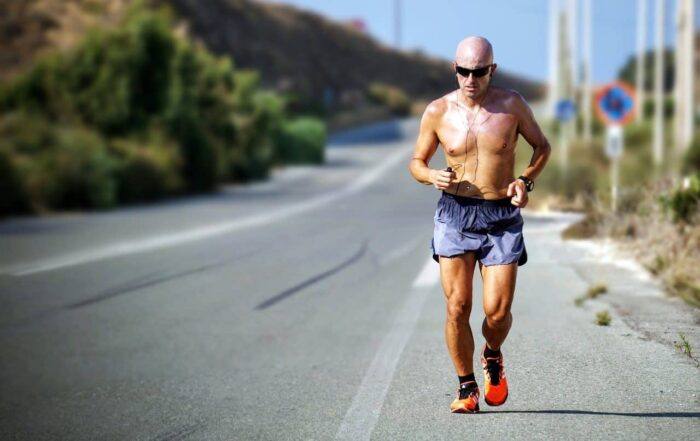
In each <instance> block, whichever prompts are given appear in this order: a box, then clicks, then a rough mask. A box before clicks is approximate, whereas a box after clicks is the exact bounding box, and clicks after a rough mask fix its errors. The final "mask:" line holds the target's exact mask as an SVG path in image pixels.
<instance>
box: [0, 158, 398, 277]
mask: <svg viewBox="0 0 700 441" xmlns="http://www.w3.org/2000/svg"><path fill="white" fill-rule="evenodd" d="M406 154H407V149H406V147H405V146H402V147H400V148H397V149H396V150H395V151H394V152H393V153H392V154H391V155H389V156H388V157H387V158H386V159H385V160H384V161H382V162H380V163H379V164H378V165H376V166H375V167H373V168H372V169H370V170H369V171H367V172H366V173H364V174H363V175H362V176H360V177H359V178H358V179H357V180H356V181H354V182H353V183H352V184H350V185H348V186H346V187H344V188H341V189H339V190H334V191H331V192H328V193H325V194H322V195H320V196H316V197H314V198H311V199H309V200H307V201H304V202H300V203H297V204H294V205H290V206H288V207H283V208H280V209H278V210H273V211H268V212H266V213H264V214H258V215H253V216H250V217H247V218H243V219H239V220H237V221H231V222H222V223H217V224H212V225H207V226H202V227H197V228H192V229H189V230H184V231H180V232H177V233H173V234H164V235H159V236H153V237H147V238H142V239H136V240H131V241H125V242H118V243H113V244H107V245H105V246H102V247H100V248H96V249H88V250H82V251H78V252H75V253H69V254H64V255H61V256H56V257H48V258H45V259H41V260H37V261H34V262H28V263H24V264H18V265H13V266H10V267H6V268H2V269H0V274H11V275H13V276H26V275H29V274H35V273H40V272H44V271H51V270H55V269H58V268H64V267H68V266H74V265H80V264H83V263H88V262H94V261H97V260H102V259H108V258H112V257H118V256H125V255H129V254H136V253H142V252H145V251H152V250H157V249H160V248H166V247H171V246H175V245H180V244H183V243H186V242H192V241H196V240H201V239H205V238H209V237H212V236H217V235H221V234H226V233H230V232H233V231H236V230H241V229H244V228H250V227H255V226H260V225H264V224H269V223H273V222H275V221H279V220H281V219H285V218H286V217H289V216H293V215H296V214H299V213H303V212H305V211H309V210H312V209H314V208H317V207H320V206H322V205H325V204H328V203H330V202H333V201H335V200H337V199H340V198H343V197H347V196H349V195H351V194H354V193H357V192H359V191H361V190H363V189H365V188H367V187H368V186H370V185H371V184H372V183H373V182H375V181H376V180H377V179H379V178H380V177H381V176H382V175H383V174H384V172H386V171H387V170H388V169H390V168H391V167H393V166H394V165H396V164H397V163H399V162H401V161H403V160H404V159H406V158H407V156H406Z"/></svg>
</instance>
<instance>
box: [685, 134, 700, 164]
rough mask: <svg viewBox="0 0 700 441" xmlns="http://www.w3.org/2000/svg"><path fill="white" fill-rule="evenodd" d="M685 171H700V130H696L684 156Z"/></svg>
mask: <svg viewBox="0 0 700 441" xmlns="http://www.w3.org/2000/svg"><path fill="white" fill-rule="evenodd" d="M683 172H685V173H698V172H700V131H698V132H695V135H694V136H693V140H692V141H691V143H690V146H689V147H688V151H686V152H685V155H684V156H683Z"/></svg>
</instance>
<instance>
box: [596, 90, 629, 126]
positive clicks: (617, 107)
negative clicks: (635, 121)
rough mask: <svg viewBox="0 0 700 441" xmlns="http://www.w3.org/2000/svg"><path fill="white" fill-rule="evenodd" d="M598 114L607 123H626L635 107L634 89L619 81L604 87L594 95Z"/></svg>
mask: <svg viewBox="0 0 700 441" xmlns="http://www.w3.org/2000/svg"><path fill="white" fill-rule="evenodd" d="M596 104H597V109H598V115H599V116H600V117H601V119H603V121H605V122H606V123H607V124H626V123H627V122H629V121H630V119H631V118H632V115H633V113H634V108H635V97H634V91H633V90H632V88H631V87H629V86H627V85H626V84H624V83H621V82H615V83H613V84H610V85H608V86H606V87H604V88H603V89H602V90H601V91H600V92H599V93H598V94H597V96H596Z"/></svg>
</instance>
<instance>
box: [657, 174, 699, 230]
mask: <svg viewBox="0 0 700 441" xmlns="http://www.w3.org/2000/svg"><path fill="white" fill-rule="evenodd" d="M659 202H660V203H661V205H662V207H663V208H664V210H665V211H666V212H667V213H670V214H671V219H672V220H673V222H690V220H691V219H692V218H693V216H694V215H695V214H696V213H697V211H698V204H700V173H696V174H694V175H693V176H690V177H689V178H687V186H685V185H684V186H683V187H681V188H677V189H675V190H673V191H671V193H670V194H668V195H663V196H661V197H660V198H659Z"/></svg>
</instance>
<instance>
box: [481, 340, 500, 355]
mask: <svg viewBox="0 0 700 441" xmlns="http://www.w3.org/2000/svg"><path fill="white" fill-rule="evenodd" d="M500 355H501V348H500V347H499V348H498V349H491V348H490V347H489V345H488V343H487V344H486V349H484V357H486V358H493V357H499V356H500Z"/></svg>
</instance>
